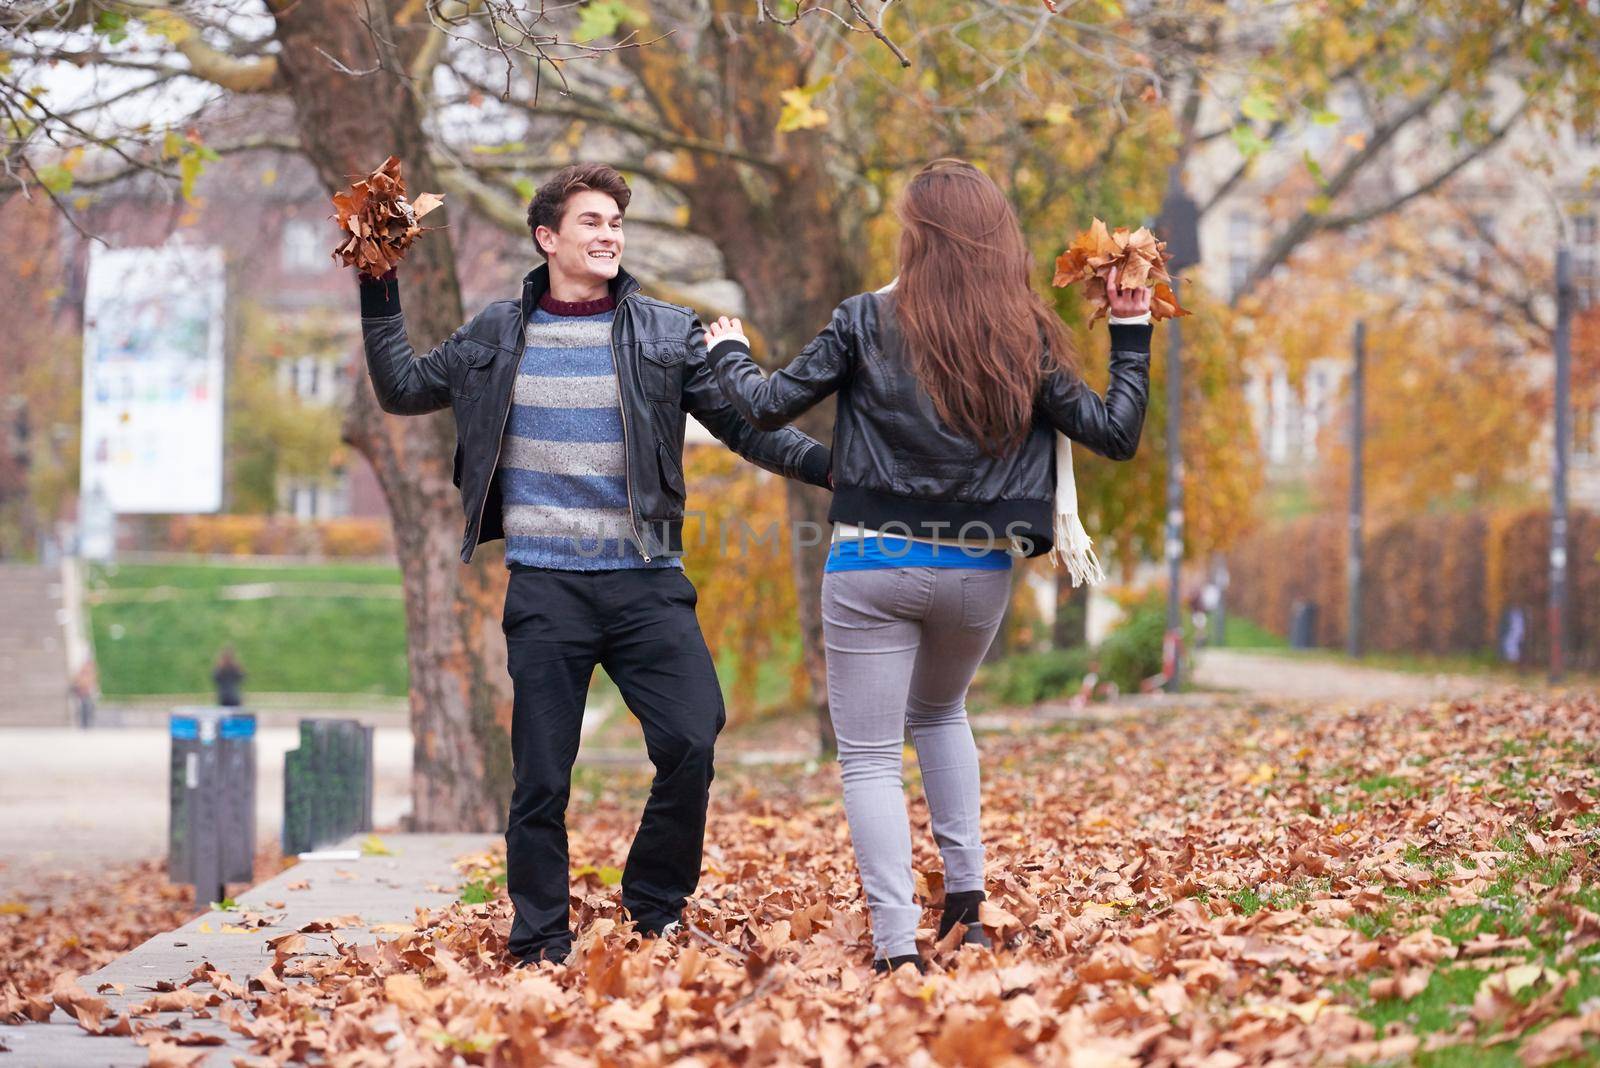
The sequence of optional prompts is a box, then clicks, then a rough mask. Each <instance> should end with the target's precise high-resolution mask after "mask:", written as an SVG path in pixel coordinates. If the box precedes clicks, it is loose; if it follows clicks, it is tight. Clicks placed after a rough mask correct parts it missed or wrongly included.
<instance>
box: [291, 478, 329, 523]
mask: <svg viewBox="0 0 1600 1068" xmlns="http://www.w3.org/2000/svg"><path fill="white" fill-rule="evenodd" d="M321 489H322V487H321V486H318V485H317V484H316V483H315V482H296V483H293V484H291V485H290V486H289V502H288V504H289V514H290V515H292V516H294V517H295V518H296V519H298V520H300V521H302V522H309V521H311V520H313V519H320V518H321V514H320V512H319V511H318V507H317V506H318V504H319V503H320V500H319V498H320V497H321V492H320V491H321Z"/></svg>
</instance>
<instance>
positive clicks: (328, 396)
mask: <svg viewBox="0 0 1600 1068" xmlns="http://www.w3.org/2000/svg"><path fill="white" fill-rule="evenodd" d="M343 383H344V375H343V368H341V367H340V366H339V363H338V361H336V360H330V359H327V358H326V357H322V356H309V355H308V356H296V357H294V358H293V359H288V360H284V361H283V363H282V364H280V365H279V385H280V387H281V388H282V389H283V391H284V392H285V393H292V394H294V395H295V396H296V397H298V398H299V399H300V400H302V401H305V402H306V403H308V404H332V403H334V402H336V401H338V400H339V399H340V389H341V387H342V386H343Z"/></svg>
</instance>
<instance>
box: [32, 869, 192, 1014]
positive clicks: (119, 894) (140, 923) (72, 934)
mask: <svg viewBox="0 0 1600 1068" xmlns="http://www.w3.org/2000/svg"><path fill="white" fill-rule="evenodd" d="M45 889H47V890H48V896H49V903H48V904H43V905H39V906H37V907H34V908H31V909H29V910H28V911H26V912H16V913H9V914H5V915H0V1023H13V1022H18V1021H16V1020H13V1019H8V1016H13V1015H15V1014H18V1013H22V1014H24V1015H26V1014H27V1012H28V1010H27V1009H25V1008H19V1007H17V1006H18V999H26V998H28V997H34V998H38V997H45V998H46V999H47V1000H48V996H49V994H50V991H51V990H52V988H53V987H54V986H55V984H56V982H57V980H58V979H59V978H60V977H61V976H63V975H86V974H88V973H89V972H92V971H95V970H97V969H99V968H101V967H103V966H104V965H106V964H109V963H110V962H111V961H113V960H115V959H117V958H118V957H120V956H122V955H123V954H124V953H127V952H128V951H129V950H131V949H133V948H134V947H136V946H138V945H139V944H140V943H141V942H144V941H145V940H146V939H148V938H151V937H153V936H155V935H158V934H160V933H161V932H162V931H170V930H171V929H172V928H174V927H178V926H180V925H182V924H184V923H186V922H188V921H189V920H190V919H192V918H193V917H195V916H197V915H199V914H200V913H201V912H202V911H204V909H197V908H195V907H194V903H193V901H192V899H191V896H190V890H189V888H188V887H187V886H179V885H174V884H173V883H169V882H168V881H167V873H166V865H165V864H164V863H161V862H157V861H148V862H145V863H142V864H134V865H127V866H122V867H108V868H104V869H101V870H100V871H98V872H96V873H95V875H93V876H67V875H63V876H62V877H61V878H60V880H59V882H58V885H56V886H51V887H48V888H45Z"/></svg>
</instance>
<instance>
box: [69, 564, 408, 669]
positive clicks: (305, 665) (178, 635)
mask: <svg viewBox="0 0 1600 1068" xmlns="http://www.w3.org/2000/svg"><path fill="white" fill-rule="evenodd" d="M263 582H275V583H292V584H294V588H293V589H291V590H285V595H282V596H273V597H264V598H260V599H256V600H227V599H224V598H223V597H222V595H221V591H222V588H223V587H225V586H238V585H252V584H257V583H263ZM399 584H400V573H399V571H398V570H397V569H396V568H393V567H386V566H381V565H358V564H330V565H327V566H317V565H292V566H284V567H262V566H248V567H239V566H235V565H230V564H205V563H195V564H149V565H144V564H125V565H122V566H120V567H117V568H115V569H111V568H105V569H97V570H96V571H94V572H93V573H91V575H90V578H89V589H90V591H91V606H90V609H89V625H90V629H91V631H92V633H93V637H94V646H95V659H96V661H97V665H98V668H99V672H100V684H101V688H102V690H103V691H104V693H105V694H106V696H108V697H112V698H118V697H139V696H148V695H153V694H196V693H205V692H207V691H209V690H210V689H211V667H212V664H213V662H214V661H215V659H216V656H217V652H218V650H220V649H221V648H222V647H223V646H224V645H232V646H233V648H234V651H235V652H236V653H237V655H238V657H239V661H240V663H241V664H242V665H243V667H244V670H245V672H246V676H247V677H246V679H245V694H246V698H247V699H248V697H249V694H250V693H251V692H258V693H330V694H371V695H374V696H385V697H399V696H404V695H405V693H406V689H407V670H406V659H405V651H406V641H405V607H404V604H403V602H402V601H401V600H400V598H399V597H398V596H397V595H396V593H397V591H398V589H399ZM331 585H340V586H345V587H349V586H370V587H372V590H373V595H372V596H370V597H367V596H359V595H357V596H350V595H349V591H348V589H346V590H344V591H341V595H340V596H318V595H317V593H316V588H317V587H319V586H321V587H324V588H326V587H328V586H331ZM158 587H167V588H169V589H170V590H171V591H172V596H171V598H170V599H162V600H149V601H141V600H117V599H112V598H116V597H117V596H118V595H119V594H125V593H128V592H130V591H132V592H134V593H135V594H137V592H138V591H146V590H153V589H156V588H158ZM101 591H104V593H105V596H106V597H107V598H108V599H106V600H104V601H103V602H102V603H98V604H95V603H92V601H93V595H94V594H95V593H99V592H101Z"/></svg>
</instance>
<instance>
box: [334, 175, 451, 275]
mask: <svg viewBox="0 0 1600 1068" xmlns="http://www.w3.org/2000/svg"><path fill="white" fill-rule="evenodd" d="M442 203H444V196H443V195H442V194H439V193H423V194H421V195H419V196H418V197H417V199H416V201H415V202H412V201H408V200H406V183H405V179H404V178H402V177H401V176H400V160H399V158H398V157H395V156H390V157H389V158H388V159H386V160H384V162H383V166H381V167H379V168H378V169H377V170H375V171H373V172H372V173H371V174H369V175H367V176H366V177H365V178H363V179H361V180H360V181H359V182H356V183H355V184H354V185H352V186H351V187H350V188H349V189H348V190H347V191H345V192H343V193H335V194H334V195H333V206H334V208H335V209H336V210H337V212H338V214H337V215H336V216H335V217H334V218H335V221H336V222H337V223H338V224H339V229H340V230H341V231H343V232H344V233H346V234H349V235H350V236H349V237H348V238H346V239H344V240H342V241H341V242H340V244H339V247H338V248H336V249H334V250H333V257H334V259H337V260H342V261H343V262H344V265H345V266H346V267H355V268H358V269H359V270H362V271H365V272H366V273H367V274H370V275H372V276H373V277H377V276H379V275H382V274H383V273H384V272H386V271H388V270H390V269H391V268H393V267H394V266H395V265H396V264H398V263H399V262H400V260H401V258H402V257H403V256H405V254H406V249H408V248H410V247H411V242H413V241H415V240H416V239H417V237H418V236H419V235H420V234H421V233H422V232H423V230H424V227H422V226H421V225H419V220H421V218H422V217H423V216H424V215H426V214H428V213H429V212H430V211H432V210H433V209H434V208H437V207H438V206H439V205H440V204H442Z"/></svg>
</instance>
